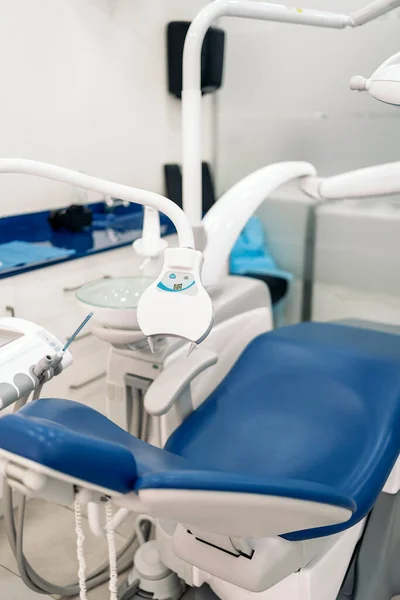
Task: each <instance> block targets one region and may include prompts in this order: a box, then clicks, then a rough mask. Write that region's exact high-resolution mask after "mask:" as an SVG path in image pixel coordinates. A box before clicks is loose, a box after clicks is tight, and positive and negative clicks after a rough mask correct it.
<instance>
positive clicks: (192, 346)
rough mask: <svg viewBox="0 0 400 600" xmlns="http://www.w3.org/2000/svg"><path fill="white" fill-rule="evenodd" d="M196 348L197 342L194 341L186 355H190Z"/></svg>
mask: <svg viewBox="0 0 400 600" xmlns="http://www.w3.org/2000/svg"><path fill="white" fill-rule="evenodd" d="M195 348H197V344H195V343H194V342H192V343H191V344H190V345H189V348H188V352H187V354H186V356H187V357H188V356H190V355H191V354H192V352H193V350H194V349H195Z"/></svg>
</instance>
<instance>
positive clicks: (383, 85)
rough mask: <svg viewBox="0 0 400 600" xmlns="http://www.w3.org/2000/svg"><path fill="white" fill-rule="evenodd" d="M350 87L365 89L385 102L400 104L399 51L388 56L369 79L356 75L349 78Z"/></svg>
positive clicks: (361, 90)
mask: <svg viewBox="0 0 400 600" xmlns="http://www.w3.org/2000/svg"><path fill="white" fill-rule="evenodd" d="M350 89H351V90H355V91H358V92H363V91H367V92H369V93H370V95H371V96H372V97H373V98H375V99H376V100H379V101H380V102H385V103H386V104H394V105H400V52H398V53H397V54H394V55H393V56H391V57H390V58H388V59H387V60H386V61H385V62H384V63H382V64H381V66H380V67H378V68H377V69H376V71H375V72H374V73H373V74H372V75H371V77H370V78H369V79H366V78H365V77H362V76H361V75H356V76H355V77H352V78H351V80H350Z"/></svg>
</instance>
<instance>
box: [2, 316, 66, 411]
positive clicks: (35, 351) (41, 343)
mask: <svg viewBox="0 0 400 600" xmlns="http://www.w3.org/2000/svg"><path fill="white" fill-rule="evenodd" d="M0 329H3V330H7V331H10V333H16V334H20V335H21V337H18V338H17V339H14V340H13V341H10V342H9V343H7V344H5V345H4V346H2V347H1V348H0V382H1V383H8V384H10V385H11V386H12V387H14V388H15V390H16V391H17V392H18V394H19V390H18V387H17V386H16V385H15V383H14V377H15V376H16V375H18V374H23V375H26V376H27V377H29V379H31V380H32V383H33V384H35V381H34V379H33V377H32V375H31V372H30V369H31V367H32V366H34V365H36V364H37V363H38V362H39V361H40V360H41V359H42V358H44V357H45V356H46V355H51V356H53V355H54V354H57V353H58V352H61V350H62V347H63V344H62V343H61V342H60V341H59V340H58V339H57V338H56V337H55V336H54V335H53V334H51V333H50V332H49V331H47V330H46V329H43V327H40V326H39V325H36V324H34V323H31V322H30V321H25V320H24V319H18V318H16V317H4V318H2V319H0ZM71 363H72V355H71V353H70V352H69V351H66V352H65V353H64V355H63V358H62V361H61V366H62V368H63V369H65V368H66V367H68V366H69V365H70V364H71ZM7 405H8V404H6V403H5V402H4V401H3V400H2V399H0V410H1V409H3V408H6V406H7Z"/></svg>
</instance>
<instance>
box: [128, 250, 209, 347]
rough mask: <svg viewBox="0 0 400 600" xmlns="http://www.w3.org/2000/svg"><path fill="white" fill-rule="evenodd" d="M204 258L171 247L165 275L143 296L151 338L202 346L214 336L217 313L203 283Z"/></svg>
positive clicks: (141, 310)
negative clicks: (170, 338) (169, 338)
mask: <svg viewBox="0 0 400 600" xmlns="http://www.w3.org/2000/svg"><path fill="white" fill-rule="evenodd" d="M202 265H203V255H202V253H201V252H198V251H196V250H193V249H191V248H168V249H167V250H166V251H165V254H164V265H163V268H162V271H161V274H160V275H159V277H158V278H157V279H156V281H155V282H154V283H152V284H151V285H150V286H149V287H148V288H147V289H146V290H145V291H144V292H143V294H142V296H141V297H140V300H139V304H138V308H137V320H138V324H139V327H140V329H141V330H142V331H143V333H144V335H145V336H147V337H150V336H154V335H170V336H177V337H182V338H184V339H187V340H189V341H190V342H192V343H196V344H198V343H200V342H201V341H202V340H203V339H204V338H205V337H207V335H208V334H209V333H210V331H211V328H212V325H213V321H214V310H213V305H212V302H211V298H210V296H209V295H208V293H207V292H206V290H205V289H204V287H203V284H202V282H201V268H202Z"/></svg>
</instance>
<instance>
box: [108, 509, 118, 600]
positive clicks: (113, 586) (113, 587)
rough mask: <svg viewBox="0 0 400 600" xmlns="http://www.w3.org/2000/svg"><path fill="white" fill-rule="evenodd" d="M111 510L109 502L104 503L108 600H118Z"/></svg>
mask: <svg viewBox="0 0 400 600" xmlns="http://www.w3.org/2000/svg"><path fill="white" fill-rule="evenodd" d="M112 519H113V510H112V504H111V501H110V500H109V501H108V502H107V503H106V530H107V542H108V560H109V563H110V584H109V590H110V600H118V569H117V549H116V547H115V535H114V528H113V526H112Z"/></svg>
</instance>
